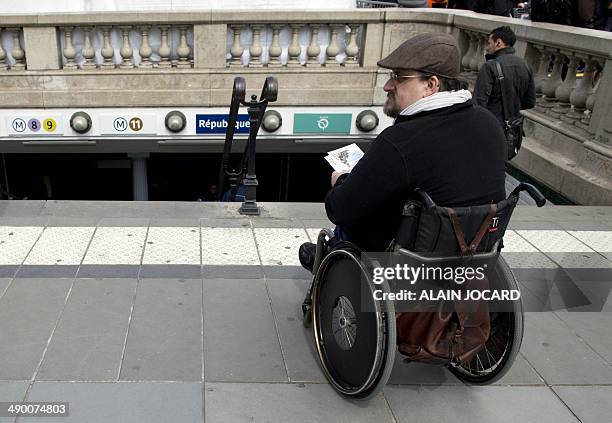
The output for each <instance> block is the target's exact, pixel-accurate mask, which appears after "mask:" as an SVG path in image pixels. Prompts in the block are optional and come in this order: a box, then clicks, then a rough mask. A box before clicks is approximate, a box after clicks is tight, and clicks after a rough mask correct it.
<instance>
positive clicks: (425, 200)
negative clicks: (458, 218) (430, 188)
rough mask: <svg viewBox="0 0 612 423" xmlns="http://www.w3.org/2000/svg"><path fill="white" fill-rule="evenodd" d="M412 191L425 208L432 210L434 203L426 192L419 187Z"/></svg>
mask: <svg viewBox="0 0 612 423" xmlns="http://www.w3.org/2000/svg"><path fill="white" fill-rule="evenodd" d="M414 193H415V194H416V195H417V197H418V198H419V200H421V202H422V203H423V205H424V206H425V209H426V210H432V209H434V208H435V207H436V203H434V201H433V200H432V199H431V197H430V196H429V194H427V193H426V192H425V191H423V190H422V189H421V188H417V189H415V190H414Z"/></svg>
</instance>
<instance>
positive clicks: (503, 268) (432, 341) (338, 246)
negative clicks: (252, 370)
mask: <svg viewBox="0 0 612 423" xmlns="http://www.w3.org/2000/svg"><path fill="white" fill-rule="evenodd" d="M459 57H460V56H459V49H458V46H457V43H456V41H455V39H454V38H453V37H452V36H450V35H447V34H420V35H417V36H415V37H413V38H411V39H409V40H407V41H406V42H404V43H403V44H402V45H400V46H399V47H398V48H397V49H396V50H394V51H393V52H392V53H391V54H389V55H388V56H387V57H386V58H384V59H382V60H381V61H379V62H378V65H379V66H381V67H383V68H387V69H390V70H391V72H390V75H389V79H388V80H387V82H386V83H385V85H384V90H385V92H387V100H386V102H385V105H384V112H385V113H386V114H387V115H389V116H391V117H393V118H395V122H394V124H393V125H392V126H391V127H389V128H387V129H385V130H384V131H383V132H382V133H381V134H380V135H379V136H378V137H377V138H376V139H375V140H374V141H373V142H372V143H371V145H370V148H369V150H368V151H367V152H366V154H365V155H364V156H363V158H362V159H361V160H360V161H359V162H358V163H357V165H356V166H355V167H354V169H353V170H352V172H351V173H350V174H349V173H345V174H337V173H336V172H334V173H333V174H332V178H331V179H332V188H331V190H330V191H329V193H328V194H327V196H326V198H325V208H326V211H327V215H328V217H329V219H330V221H332V222H333V223H335V224H336V229H335V230H334V232H333V233H331V231H329V230H327V231H326V230H322V231H321V233H320V234H319V237H318V240H317V245H315V244H313V243H306V244H303V245H302V246H301V247H300V251H299V258H300V262H301V263H302V265H303V266H304V267H305V268H306V269H308V270H310V271H312V272H313V281H312V285H311V288H310V289H309V290H308V293H307V295H306V299H305V300H304V303H303V304H302V310H303V312H304V324H305V326H310V324H311V323H312V331H313V336H314V340H315V344H316V347H317V354H318V358H319V362H320V364H321V367H322V369H323V372H324V374H325V376H326V377H327V379H328V380H329V382H330V384H331V385H332V386H333V387H334V388H335V389H336V390H337V391H338V392H340V393H342V394H344V395H348V396H351V397H354V398H369V397H371V396H372V395H375V394H376V392H378V391H379V390H380V389H382V387H383V386H384V384H385V383H386V380H387V379H388V377H389V374H390V372H391V368H392V367H393V360H394V356H395V349H398V350H399V351H400V352H401V353H402V354H404V355H405V356H406V357H407V359H406V360H407V361H420V362H426V363H431V364H442V365H446V366H447V367H448V368H449V370H450V371H451V372H452V373H453V374H455V375H456V376H457V377H458V378H459V379H461V380H463V381H465V382H470V383H491V382H493V381H495V380H497V379H499V378H500V377H501V376H503V374H504V373H505V372H506V371H507V369H508V367H509V365H510V364H511V363H512V362H513V360H514V358H515V357H516V355H517V354H518V350H519V348H520V344H521V340H522V333H523V320H522V306H521V303H520V301H518V302H516V301H515V302H513V303H512V304H511V308H510V309H509V310H506V311H505V312H494V310H492V309H491V308H490V307H489V304H488V303H486V302H479V303H477V308H476V309H474V310H470V311H466V309H464V308H462V306H458V307H457V308H452V307H455V305H453V304H451V309H450V310H449V309H448V308H442V307H443V306H445V304H444V302H439V303H435V302H432V303H428V304H426V305H428V306H430V308H429V309H427V311H425V312H423V311H419V312H403V313H397V314H396V312H395V310H396V306H395V305H394V302H393V301H377V300H373V297H374V296H373V295H370V294H371V292H370V291H367V289H373V288H372V286H373V285H372V283H370V282H371V276H372V266H371V264H372V260H370V259H368V258H367V254H366V255H365V256H366V260H363V256H364V255H363V254H362V253H363V252H368V254H369V253H372V252H373V253H376V252H383V251H392V252H393V253H394V254H398V255H400V256H404V257H408V258H411V259H414V260H416V262H417V263H418V262H419V261H421V262H428V261H429V262H432V260H433V262H434V263H435V260H446V259H448V258H449V257H450V258H451V259H454V258H458V260H459V262H460V263H463V260H480V259H486V258H488V257H495V262H494V264H493V266H492V267H493V268H494V269H493V271H492V275H493V279H497V280H499V281H501V283H502V286H504V287H505V288H508V289H509V290H517V291H518V285H517V284H516V280H515V279H514V276H513V275H512V273H511V271H510V269H509V268H508V267H507V265H506V264H505V262H504V261H503V259H501V260H497V256H498V251H499V250H500V249H501V245H502V242H501V241H502V237H503V233H504V231H505V229H506V227H507V225H508V222H509V219H510V216H511V214H512V211H513V209H514V206H515V205H516V203H517V201H518V193H519V192H520V191H521V190H527V191H529V193H530V194H531V195H532V196H533V197H534V198H536V202H537V203H538V205H543V203H544V199H543V198H542V197H541V195H540V194H539V193H538V192H537V190H535V188H533V187H531V186H528V185H526V184H521V185H520V186H519V187H518V188H517V189H515V190H514V191H513V193H512V194H511V195H510V196H509V197H508V199H506V198H505V197H506V196H505V166H504V165H505V157H506V151H505V138H504V134H503V132H502V130H501V127H500V126H499V124H498V122H497V120H496V118H495V117H494V116H493V115H492V114H491V113H490V112H489V111H488V110H486V109H484V108H482V107H480V106H477V105H476V104H474V103H473V102H472V100H471V94H470V92H469V91H468V90H467V89H466V86H465V84H464V83H462V82H461V81H459V79H458V75H459ZM437 204H439V205H440V206H438V205H437ZM487 278H489V276H487ZM364 281H366V283H365V284H364ZM454 282H456V281H454ZM489 282H491V281H490V280H489V279H486V280H485V282H484V283H485V284H486V283H489ZM386 283H387V282H386V281H385V282H383V284H386ZM364 286H365V287H366V291H365V292H366V295H365V296H364V295H363V293H364V291H363V287H364ZM385 286H386V290H387V292H388V291H389V289H388V286H387V285H385ZM368 287H369V288H368ZM485 288H486V286H485ZM366 303H367V304H366ZM364 304H365V305H366V306H365V307H364ZM446 305H448V303H447V304H446Z"/></svg>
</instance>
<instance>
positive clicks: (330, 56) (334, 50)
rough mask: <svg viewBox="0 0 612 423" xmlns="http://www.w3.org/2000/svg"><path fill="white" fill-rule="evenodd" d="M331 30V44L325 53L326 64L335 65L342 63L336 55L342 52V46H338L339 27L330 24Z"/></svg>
mask: <svg viewBox="0 0 612 423" xmlns="http://www.w3.org/2000/svg"><path fill="white" fill-rule="evenodd" d="M329 32H330V37H329V44H328V45H327V48H326V49H325V55H326V56H327V60H326V61H325V66H329V67H335V66H339V65H340V63H338V61H337V60H336V56H338V55H339V54H340V47H339V46H338V27H335V26H333V25H330V26H329Z"/></svg>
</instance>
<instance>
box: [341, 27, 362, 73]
mask: <svg viewBox="0 0 612 423" xmlns="http://www.w3.org/2000/svg"><path fill="white" fill-rule="evenodd" d="M347 26H348V29H349V34H348V36H349V42H348V43H346V49H345V50H344V52H345V53H346V59H344V66H359V57H358V56H359V45H358V44H357V29H358V28H359V25H358V24H348V25H347ZM345 40H346V35H345Z"/></svg>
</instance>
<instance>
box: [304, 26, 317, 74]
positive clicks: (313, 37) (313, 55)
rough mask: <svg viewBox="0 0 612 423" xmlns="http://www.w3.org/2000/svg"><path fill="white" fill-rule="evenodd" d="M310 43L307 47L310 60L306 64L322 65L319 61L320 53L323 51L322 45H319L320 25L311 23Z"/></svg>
mask: <svg viewBox="0 0 612 423" xmlns="http://www.w3.org/2000/svg"><path fill="white" fill-rule="evenodd" d="M310 29H311V32H310V44H309V45H308V48H307V49H306V54H307V55H308V60H307V61H306V66H321V64H320V63H319V59H318V57H319V54H320V53H321V47H320V46H319V25H317V24H310Z"/></svg>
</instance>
